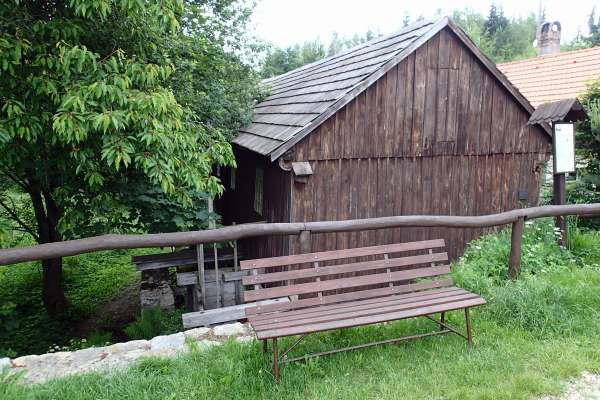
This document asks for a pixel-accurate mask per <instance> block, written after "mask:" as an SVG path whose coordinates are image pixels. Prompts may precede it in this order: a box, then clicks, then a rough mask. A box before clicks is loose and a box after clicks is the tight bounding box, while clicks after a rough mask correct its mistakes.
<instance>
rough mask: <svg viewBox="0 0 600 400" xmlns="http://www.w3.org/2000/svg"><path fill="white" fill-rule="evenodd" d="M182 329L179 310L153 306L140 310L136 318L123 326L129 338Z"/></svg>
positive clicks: (152, 335) (153, 335)
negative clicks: (167, 309) (169, 310)
mask: <svg viewBox="0 0 600 400" xmlns="http://www.w3.org/2000/svg"><path fill="white" fill-rule="evenodd" d="M182 329H183V327H182V325H181V312H180V311H174V312H164V311H162V310H161V309H160V308H158V307H155V308H149V309H146V310H144V311H142V315H141V316H140V317H139V318H138V319H137V320H135V321H134V322H132V323H131V324H129V325H127V326H126V327H125V333H127V336H129V338H130V339H151V338H153V337H155V336H158V335H165V334H169V333H175V332H179V331H181V330H182Z"/></svg>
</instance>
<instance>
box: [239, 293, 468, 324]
mask: <svg viewBox="0 0 600 400" xmlns="http://www.w3.org/2000/svg"><path fill="white" fill-rule="evenodd" d="M468 293H469V292H467V291H466V290H464V289H461V288H457V287H450V288H443V289H438V290H427V291H425V292H417V293H409V294H403V295H397V296H386V297H382V298H377V299H367V300H359V301H350V302H346V303H342V304H335V305H329V306H321V307H313V308H307V309H303V310H294V311H286V312H283V313H277V314H267V315H264V314H262V315H256V316H252V317H249V318H248V320H249V321H250V322H251V323H252V326H255V327H257V328H260V327H261V326H263V325H268V324H270V323H277V322H284V321H291V320H294V319H299V318H302V319H305V318H309V317H312V316H320V315H328V314H340V313H343V312H345V311H348V310H351V311H353V310H358V309H360V307H365V308H369V307H373V306H378V307H384V306H385V307H387V306H389V305H394V304H400V303H412V302H415V301H424V300H431V299H437V298H442V297H450V296H456V295H464V294H468Z"/></svg>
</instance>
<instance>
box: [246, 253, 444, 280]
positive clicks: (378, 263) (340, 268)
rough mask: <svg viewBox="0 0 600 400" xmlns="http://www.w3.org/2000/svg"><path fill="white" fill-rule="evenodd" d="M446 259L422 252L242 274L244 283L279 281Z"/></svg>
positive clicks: (435, 254)
mask: <svg viewBox="0 0 600 400" xmlns="http://www.w3.org/2000/svg"><path fill="white" fill-rule="evenodd" d="M443 261H448V254H447V253H432V254H422V255H418V256H410V257H397V258H389V259H386V260H375V261H363V262H357V263H351V264H340V265H331V266H327V267H319V268H304V269H296V270H292V271H283V272H271V273H263V274H260V275H252V276H244V277H242V283H243V284H244V285H256V284H263V283H272V282H281V281H286V280H291V279H301V278H312V277H322V276H327V275H336V274H346V273H350V272H361V271H372V270H376V269H384V268H395V267H405V266H409V265H419V264H428V263H432V262H443Z"/></svg>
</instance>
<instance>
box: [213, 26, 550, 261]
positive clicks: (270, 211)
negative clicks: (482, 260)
mask: <svg viewBox="0 0 600 400" xmlns="http://www.w3.org/2000/svg"><path fill="white" fill-rule="evenodd" d="M264 84H265V85H267V86H268V87H270V90H271V91H270V95H269V96H268V97H267V98H266V99H265V100H264V101H262V102H261V103H259V104H257V105H256V108H255V116H254V121H253V123H252V124H250V125H249V126H247V127H245V128H243V129H242V130H241V132H240V134H239V136H238V137H237V138H236V139H235V140H234V143H235V149H234V150H235V153H236V157H237V169H235V170H230V171H224V172H223V176H222V178H223V181H224V182H223V183H224V185H225V186H226V189H227V190H226V193H225V195H224V196H223V197H222V198H221V200H220V202H219V207H220V212H221V214H222V215H223V222H224V223H225V224H226V225H228V224H232V223H234V222H235V223H247V222H256V221H267V222H305V221H318V220H345V219H354V218H370V217H380V216H391V215H416V214H439V215H481V214H488V213H496V212H500V211H504V210H510V209H514V208H518V207H522V206H528V205H534V204H536V203H537V202H538V195H539V188H540V182H541V180H542V177H543V170H544V164H545V163H546V161H547V160H548V158H549V155H550V152H551V133H550V131H549V129H548V127H547V126H542V125H534V126H531V125H528V124H527V121H528V120H529V117H530V115H531V113H532V111H533V108H532V106H531V105H530V104H529V102H528V101H527V100H526V99H525V98H524V97H523V96H522V95H521V94H520V93H519V92H518V90H516V89H515V88H514V87H513V86H512V85H511V83H510V82H509V81H508V80H507V79H506V77H505V76H504V75H503V74H502V73H501V72H499V71H498V69H497V68H496V66H495V65H494V64H493V62H491V61H490V60H489V59H488V58H487V57H486V56H485V55H484V54H483V53H482V52H481V51H480V50H479V49H478V48H477V47H476V46H475V45H474V43H473V42H472V41H471V40H470V39H469V38H468V36H467V35H466V34H465V33H464V32H463V31H462V30H461V29H460V28H459V27H457V26H456V25H455V24H454V23H453V22H452V21H451V20H449V19H448V18H442V19H440V20H437V21H428V22H419V23H416V24H414V25H411V26H408V27H406V28H405V29H403V30H402V31H400V32H398V33H395V34H392V35H389V36H385V37H379V38H377V39H374V40H372V41H370V42H367V43H365V44H362V45H360V46H357V47H354V48H352V49H349V50H347V51H345V52H343V53H340V54H337V55H335V56H332V57H328V58H326V59H323V60H320V61H317V62H315V63H312V64H309V65H306V66H303V67H301V68H298V69H296V70H293V71H290V72H288V73H286V74H284V75H281V76H278V77H275V78H272V79H268V80H266V81H264ZM481 233H482V231H480V230H471V229H441V228H407V229H387V230H379V231H369V232H360V233H338V234H317V235H311V244H310V247H311V250H312V251H321V250H325V249H335V248H338V249H341V248H348V247H358V246H367V245H373V244H384V243H391V242H405V241H412V240H423V239H427V238H444V239H446V241H447V243H448V249H449V252H450V255H451V256H452V257H456V256H457V255H460V253H461V252H462V251H463V249H464V248H465V245H466V243H468V242H469V241H470V240H471V239H473V238H474V237H476V236H477V235H480V234H481ZM244 251H245V254H247V255H250V256H252V257H254V256H260V257H263V256H276V255H284V254H294V253H299V252H300V245H299V240H298V238H296V237H287V236H283V237H271V238H257V239H253V240H250V241H247V242H246V243H245V247H244Z"/></svg>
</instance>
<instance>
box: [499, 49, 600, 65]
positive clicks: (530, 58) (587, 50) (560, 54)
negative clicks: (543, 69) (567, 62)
mask: <svg viewBox="0 0 600 400" xmlns="http://www.w3.org/2000/svg"><path fill="white" fill-rule="evenodd" d="M592 50H593V51H598V50H600V46H593V47H587V48H585V49H577V50H570V51H563V52H560V53H554V54H545V55H543V56H536V57H529V58H524V59H522V60H514V61H508V62H504V63H498V64H497V65H498V67H500V66H505V65H512V64H519V63H525V62H535V61H541V60H548V59H551V58H560V57H561V56H567V55H572V54H573V53H583V52H590V51H592Z"/></svg>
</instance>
